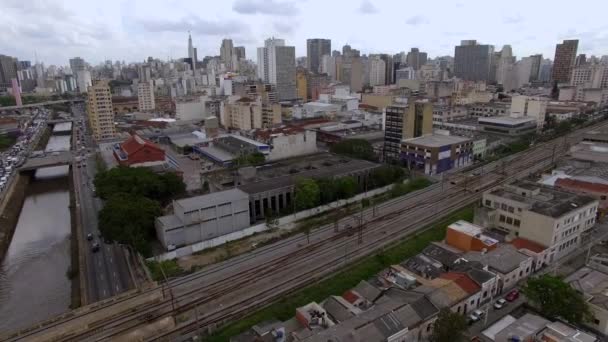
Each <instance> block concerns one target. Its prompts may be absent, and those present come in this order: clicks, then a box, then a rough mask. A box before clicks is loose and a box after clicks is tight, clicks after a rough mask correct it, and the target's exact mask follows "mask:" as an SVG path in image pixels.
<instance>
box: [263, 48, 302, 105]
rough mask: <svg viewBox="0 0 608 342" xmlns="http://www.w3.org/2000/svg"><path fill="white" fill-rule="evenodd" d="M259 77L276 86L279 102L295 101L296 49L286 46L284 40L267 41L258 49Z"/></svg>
mask: <svg viewBox="0 0 608 342" xmlns="http://www.w3.org/2000/svg"><path fill="white" fill-rule="evenodd" d="M258 77H259V78H260V79H262V80H263V81H264V82H267V83H272V84H274V85H276V90H277V97H278V100H280V101H281V100H291V99H295V98H296V97H297V95H296V48H295V47H294V46H285V40H283V39H275V38H270V39H266V41H265V42H264V47H263V48H258Z"/></svg>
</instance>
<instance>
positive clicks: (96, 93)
mask: <svg viewBox="0 0 608 342" xmlns="http://www.w3.org/2000/svg"><path fill="white" fill-rule="evenodd" d="M87 113H88V114H89V122H90V124H91V130H92V131H93V138H95V140H97V141H100V140H105V139H112V138H114V135H115V134H116V130H115V128H114V111H113V110H112V94H111V93H110V86H109V85H108V82H107V81H97V82H96V83H95V85H92V86H90V87H89V89H88V92H87Z"/></svg>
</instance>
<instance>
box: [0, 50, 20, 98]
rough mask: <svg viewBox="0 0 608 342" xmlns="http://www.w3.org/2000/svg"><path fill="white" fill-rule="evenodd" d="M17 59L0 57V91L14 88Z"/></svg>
mask: <svg viewBox="0 0 608 342" xmlns="http://www.w3.org/2000/svg"><path fill="white" fill-rule="evenodd" d="M17 62H18V61H17V58H15V57H11V56H6V55H0V90H6V89H8V88H10V87H11V86H12V83H11V81H12V79H13V78H17Z"/></svg>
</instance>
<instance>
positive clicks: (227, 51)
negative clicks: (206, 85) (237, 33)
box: [220, 39, 234, 70]
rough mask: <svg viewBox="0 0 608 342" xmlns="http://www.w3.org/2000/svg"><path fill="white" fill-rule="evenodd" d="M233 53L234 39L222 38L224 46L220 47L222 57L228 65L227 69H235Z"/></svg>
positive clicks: (223, 61)
mask: <svg viewBox="0 0 608 342" xmlns="http://www.w3.org/2000/svg"><path fill="white" fill-rule="evenodd" d="M233 53H234V45H233V44H232V39H222V46H221V47H220V59H221V60H222V63H224V65H225V66H226V70H234V66H233V65H232V64H233V57H232V56H233Z"/></svg>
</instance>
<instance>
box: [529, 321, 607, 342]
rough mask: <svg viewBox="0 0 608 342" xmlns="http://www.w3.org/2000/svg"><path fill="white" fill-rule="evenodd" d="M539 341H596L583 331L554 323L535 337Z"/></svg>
mask: <svg viewBox="0 0 608 342" xmlns="http://www.w3.org/2000/svg"><path fill="white" fill-rule="evenodd" d="M537 336H538V338H539V339H540V340H541V341H547V342H595V341H598V339H597V338H596V337H595V336H594V335H592V334H590V333H588V332H585V331H580V330H578V329H577V328H576V327H574V326H571V325H568V324H566V323H563V322H560V321H556V322H551V323H549V324H547V326H546V327H545V328H544V329H543V330H542V331H541V332H540V333H539V334H538V335H537Z"/></svg>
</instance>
